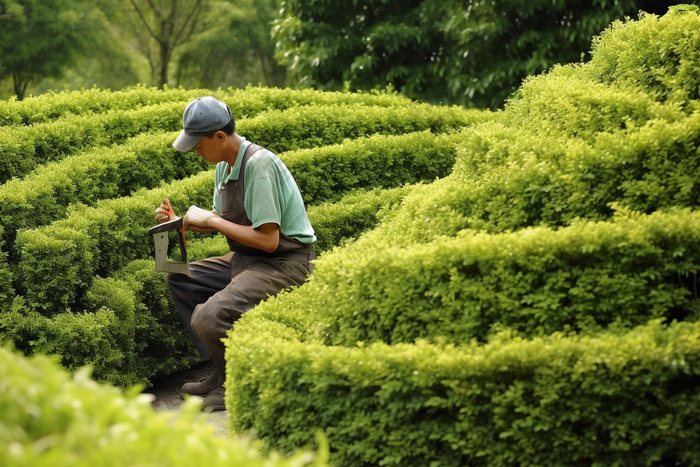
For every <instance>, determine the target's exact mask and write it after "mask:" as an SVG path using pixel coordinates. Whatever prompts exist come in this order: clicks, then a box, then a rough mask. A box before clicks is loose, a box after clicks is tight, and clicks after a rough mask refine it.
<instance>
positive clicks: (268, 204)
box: [214, 137, 316, 244]
mask: <svg viewBox="0 0 700 467" xmlns="http://www.w3.org/2000/svg"><path fill="white" fill-rule="evenodd" d="M248 146H250V141H247V140H246V139H245V138H243V137H241V147H240V149H239V150H238V156H237V157H236V162H235V163H234V164H233V168H232V169H231V173H230V174H229V167H230V166H229V164H228V162H225V161H222V162H219V163H218V164H216V171H215V175H214V209H215V210H216V212H218V213H221V198H220V196H219V189H220V188H221V186H222V185H223V184H225V183H226V182H228V181H229V180H238V175H239V174H240V173H241V162H242V161H243V156H244V155H245V151H246V149H248ZM244 183H245V203H244V204H245V206H244V207H245V210H246V213H247V214H248V218H249V219H250V221H251V222H252V223H253V228H258V227H260V226H261V225H262V224H267V223H270V222H274V223H275V224H277V225H279V227H280V231H281V232H282V233H283V234H285V235H286V236H288V237H291V238H296V239H297V240H299V241H300V242H302V243H307V244H308V243H313V242H315V241H316V235H315V233H314V229H313V227H311V222H309V217H308V215H307V214H306V208H305V207H304V201H303V199H302V197H301V193H300V192H299V187H298V186H297V183H296V181H295V180H294V177H293V176H292V174H291V173H290V172H289V169H287V166H286V165H284V163H283V162H282V161H281V160H280V158H279V157H277V156H276V155H274V154H273V153H271V152H270V151H268V150H267V149H265V148H263V149H260V150H259V151H256V152H255V154H253V155H252V156H251V157H250V159H249V160H248V165H247V166H246V170H245V180H244Z"/></svg>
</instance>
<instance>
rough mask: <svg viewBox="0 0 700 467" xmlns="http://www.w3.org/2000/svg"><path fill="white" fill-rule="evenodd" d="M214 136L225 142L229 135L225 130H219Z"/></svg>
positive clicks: (220, 141)
mask: <svg viewBox="0 0 700 467" xmlns="http://www.w3.org/2000/svg"><path fill="white" fill-rule="evenodd" d="M214 138H216V139H217V141H219V143H221V144H223V143H225V142H226V138H228V135H227V134H226V133H224V132H223V131H221V130H219V131H217V132H216V133H214Z"/></svg>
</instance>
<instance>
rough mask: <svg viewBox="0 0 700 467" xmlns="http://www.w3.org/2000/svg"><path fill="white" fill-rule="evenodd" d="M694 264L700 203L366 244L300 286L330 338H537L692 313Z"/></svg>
mask: <svg viewBox="0 0 700 467" xmlns="http://www.w3.org/2000/svg"><path fill="white" fill-rule="evenodd" d="M375 240H376V238H375ZM698 272H700V212H691V211H689V210H682V211H674V212H672V213H668V214H664V213H654V214H652V215H650V216H639V217H632V218H625V217H622V216H620V217H619V218H618V219H616V220H615V221H614V222H601V223H593V222H578V223H575V224H573V225H572V226H570V227H566V228H562V229H559V230H552V229H550V228H546V227H538V228H529V229H523V230H519V231H517V232H514V233H505V234H500V235H489V234H486V233H476V232H469V231H465V232H462V233H461V234H459V235H457V236H456V237H453V238H441V239H438V240H436V241H434V242H431V243H426V244H420V245H416V246H413V247H405V248H392V247H391V238H389V239H387V240H386V241H384V242H380V241H378V240H377V241H376V242H375V243H374V244H373V245H372V246H370V245H367V242H364V241H360V242H357V243H355V244H354V245H352V246H349V247H347V248H344V249H343V250H341V251H337V252H335V253H334V254H332V255H325V256H324V257H323V258H321V259H320V260H318V261H317V266H316V270H315V272H314V282H313V284H311V285H309V286H308V288H309V290H308V291H307V292H304V295H305V296H306V297H307V300H306V302H305V303H306V310H307V311H306V312H307V313H312V314H314V315H315V319H316V320H318V321H319V322H323V323H325V324H327V326H328V327H327V329H326V331H325V332H327V333H328V334H329V336H330V338H329V340H330V343H331V344H333V345H344V346H353V345H355V343H356V342H358V341H363V342H365V343H372V342H377V341H382V342H385V343H387V344H396V343H400V342H408V343H410V342H413V341H414V340H416V339H419V338H425V339H445V340H446V341H447V342H454V343H460V342H469V341H470V340H471V339H478V340H480V341H484V340H486V339H487V338H488V336H489V335H490V334H491V333H492V332H493V329H494V328H495V329H502V328H508V329H512V330H513V332H517V333H519V334H520V335H524V336H528V337H533V336H536V335H546V334H551V333H553V332H557V331H563V330H567V329H568V330H572V331H577V332H582V331H583V332H586V333H591V332H595V331H599V330H601V329H607V328H608V327H616V328H622V329H627V328H631V327H633V326H636V325H640V324H643V323H646V322H647V321H648V320H650V319H655V318H665V319H666V320H667V321H668V322H670V321H672V320H680V321H682V320H691V321H696V320H698V319H700V297H699V296H698V281H697V274H698ZM283 301H284V299H283V298H281V299H280V300H278V302H280V303H279V305H278V306H280V307H285V305H284V304H283V303H282V302H283ZM269 306H273V305H269Z"/></svg>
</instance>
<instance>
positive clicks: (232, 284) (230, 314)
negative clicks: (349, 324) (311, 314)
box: [156, 97, 316, 411]
mask: <svg viewBox="0 0 700 467" xmlns="http://www.w3.org/2000/svg"><path fill="white" fill-rule="evenodd" d="M183 126H184V129H183V131H182V132H181V133H180V135H179V136H178V137H177V139H176V140H175V142H174V143H173V147H174V148H175V149H177V150H178V151H180V152H186V151H189V150H191V149H192V148H194V149H195V150H196V151H197V154H198V155H199V156H200V157H202V158H204V159H205V160H206V161H208V162H211V163H214V164H217V165H216V172H215V177H214V203H213V211H206V210H204V209H200V208H198V207H196V206H192V207H191V208H190V209H189V210H188V211H187V214H185V216H184V217H183V224H184V228H185V229H187V230H195V231H198V232H220V233H222V234H224V235H225V236H226V239H227V241H228V244H229V247H230V249H231V253H229V254H227V255H226V256H219V257H214V258H208V259H205V260H203V261H195V262H192V263H191V264H190V275H189V276H187V275H184V274H174V273H170V274H168V276H167V279H168V288H169V289H170V295H171V297H172V299H173V302H174V304H175V308H176V309H177V311H178V313H179V315H180V318H181V319H182V320H183V322H184V323H185V326H186V327H187V329H188V331H189V332H190V335H191V336H192V338H193V340H194V343H195V346H196V347H197V349H198V350H199V351H200V352H201V353H202V355H203V356H205V357H207V356H209V357H211V360H212V362H213V364H214V371H213V372H212V373H211V374H210V375H209V376H208V377H207V378H205V379H204V380H202V381H199V382H192V383H186V384H185V385H184V386H183V387H182V392H183V393H186V394H190V395H196V396H204V403H203V405H204V407H203V408H204V409H206V410H212V411H213V410H224V409H225V405H224V388H223V383H224V379H225V371H224V370H225V359H224V344H223V342H222V339H223V338H224V337H225V336H226V333H227V332H228V331H229V329H231V327H232V326H233V323H234V322H235V321H236V320H237V319H238V318H240V317H241V315H242V314H243V313H245V312H246V311H248V310H250V309H251V308H253V307H254V306H255V305H257V304H258V303H260V302H261V301H263V300H265V299H266V298H267V297H268V296H269V295H275V294H277V293H278V292H280V291H281V290H283V289H286V288H288V287H291V286H295V285H301V284H302V283H304V281H305V280H306V278H307V276H308V275H309V274H310V272H311V270H312V267H313V266H312V264H311V261H312V260H313V259H314V257H315V254H314V252H313V251H312V250H311V249H310V248H309V245H310V244H311V243H313V242H314V241H315V240H316V236H315V235H314V230H313V228H312V227H311V223H310V222H309V218H308V216H307V214H306V209H305V207H304V202H303V200H302V197H301V194H300V193H299V188H298V187H297V184H296V182H295V180H294V178H293V177H292V175H291V173H290V172H289V170H288V169H287V167H286V166H285V165H284V163H283V162H282V161H281V160H280V159H279V158H278V157H277V156H276V155H274V154H273V153H272V152H270V151H268V150H267V149H265V148H261V147H260V146H256V145H255V144H251V143H250V142H249V141H247V140H246V139H245V138H244V137H241V136H239V135H238V134H236V123H235V121H234V119H233V116H232V114H231V110H230V109H229V107H228V106H227V105H226V104H224V103H223V102H221V101H219V100H217V99H215V98H213V97H200V98H198V99H195V100H194V101H192V102H190V103H189V104H188V105H187V107H186V108H185V112H184V114H183ZM169 208H170V206H169V203H168V201H167V200H163V204H162V205H161V206H160V207H159V208H158V209H156V222H157V223H159V224H160V223H162V222H166V221H169V220H174V219H175V218H173V217H170V216H169V215H168V212H172V210H170V209H169Z"/></svg>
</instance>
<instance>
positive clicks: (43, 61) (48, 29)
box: [0, 0, 115, 100]
mask: <svg viewBox="0 0 700 467" xmlns="http://www.w3.org/2000/svg"><path fill="white" fill-rule="evenodd" d="M105 31H108V28H107V27H106V21H105V18H104V15H103V14H102V12H101V11H100V10H99V9H98V8H96V7H95V6H94V5H92V4H90V3H88V2H85V1H81V0H0V80H4V79H8V78H11V80H12V87H13V90H14V95H16V96H17V98H18V99H19V100H22V99H23V98H24V96H25V92H26V90H27V86H28V84H29V83H30V82H37V81H39V80H41V79H42V78H51V77H58V76H61V75H62V74H63V73H64V72H65V71H66V70H67V69H69V68H70V67H72V66H75V65H76V63H78V62H79V61H80V59H81V58H82V57H84V56H86V55H89V54H90V53H92V52H97V51H99V50H100V49H102V50H115V49H113V48H111V47H110V45H109V44H110V43H111V41H110V40H109V39H108V35H107V33H106V32H105Z"/></svg>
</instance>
